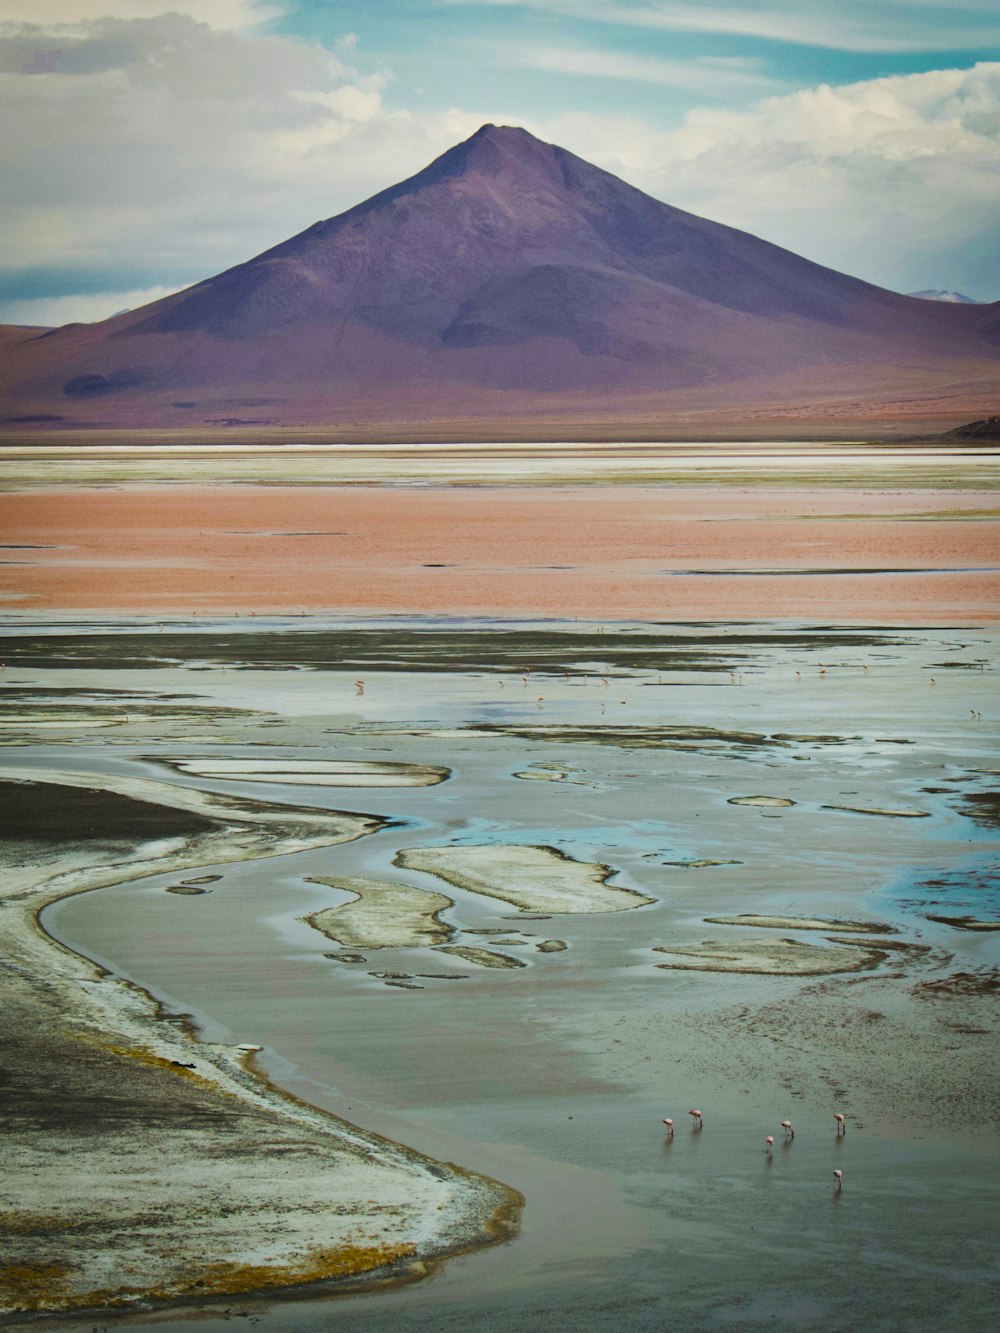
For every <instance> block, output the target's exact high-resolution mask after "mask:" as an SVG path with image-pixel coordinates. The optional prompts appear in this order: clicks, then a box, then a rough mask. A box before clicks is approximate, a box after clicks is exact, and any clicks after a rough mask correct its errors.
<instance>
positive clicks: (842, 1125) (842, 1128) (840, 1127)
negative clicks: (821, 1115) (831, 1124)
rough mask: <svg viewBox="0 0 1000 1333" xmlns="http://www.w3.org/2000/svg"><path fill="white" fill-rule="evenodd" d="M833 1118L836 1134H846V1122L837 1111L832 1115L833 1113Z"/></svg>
mask: <svg viewBox="0 0 1000 1333" xmlns="http://www.w3.org/2000/svg"><path fill="white" fill-rule="evenodd" d="M833 1118H834V1120H836V1122H837V1133H838V1134H846V1133H847V1122H846V1121H845V1120H844V1117H843V1116H842V1115H841V1114H840V1112H839V1111H834V1113H833Z"/></svg>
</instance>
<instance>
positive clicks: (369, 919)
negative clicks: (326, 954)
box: [302, 875, 455, 949]
mask: <svg viewBox="0 0 1000 1333" xmlns="http://www.w3.org/2000/svg"><path fill="white" fill-rule="evenodd" d="M307 882H308V883H310V884H327V885H329V887H330V888H332V889H343V890H344V892H345V893H350V894H353V895H354V896H353V900H352V901H351V902H349V903H341V904H339V905H338V906H336V907H323V908H321V909H320V910H319V911H318V912H312V913H310V915H309V916H305V917H303V918H302V920H303V921H306V922H308V924H309V925H310V926H312V927H314V929H316V930H319V931H322V933H323V934H324V935H325V936H326V937H327V939H330V940H333V941H334V942H335V943H337V944H340V945H343V946H344V947H345V948H347V949H402V948H414V949H419V948H421V947H424V946H428V945H432V944H444V943H447V941H448V940H449V939H451V936H452V929H451V927H450V926H448V925H445V923H444V922H443V921H440V920H439V919H438V913H439V912H443V911H445V910H446V909H447V908H449V907H454V905H455V904H454V902H453V901H452V899H451V898H447V897H446V896H445V895H444V894H443V893H434V892H433V891H432V890H430V889H418V888H414V887H413V885H411V884H397V883H395V882H394V881H392V880H384V879H362V878H358V877H357V876H352V875H345V876H343V877H341V878H326V877H324V876H318V875H310V876H309V878H308V881H307Z"/></svg>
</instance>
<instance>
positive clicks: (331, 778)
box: [161, 759, 451, 787]
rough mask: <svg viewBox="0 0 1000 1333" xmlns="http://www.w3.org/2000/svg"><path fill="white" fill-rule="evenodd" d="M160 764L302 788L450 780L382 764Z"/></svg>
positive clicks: (434, 767) (429, 770) (425, 767)
mask: <svg viewBox="0 0 1000 1333" xmlns="http://www.w3.org/2000/svg"><path fill="white" fill-rule="evenodd" d="M161 762H163V763H166V764H167V765H168V766H169V767H170V768H173V769H175V770H176V771H177V772H178V773H185V774H187V775H188V776H189V777H197V778H210V779H212V780H215V781H220V780H228V781H238V782H273V783H278V784H279V785H291V786H303V787H433V786H436V785H437V784H438V783H439V782H444V781H445V779H446V778H449V777H450V776H451V769H450V768H443V767H442V766H440V765H438V764H403V763H393V762H390V761H383V760H360V759H359V760H346V759H343V760H342V759H176V760H161Z"/></svg>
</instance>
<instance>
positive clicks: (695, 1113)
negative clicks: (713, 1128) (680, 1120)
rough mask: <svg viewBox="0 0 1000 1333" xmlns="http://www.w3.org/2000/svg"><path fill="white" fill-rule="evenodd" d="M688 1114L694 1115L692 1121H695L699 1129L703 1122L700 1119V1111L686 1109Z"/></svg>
mask: <svg viewBox="0 0 1000 1333" xmlns="http://www.w3.org/2000/svg"><path fill="white" fill-rule="evenodd" d="M688 1115H693V1116H694V1122H695V1124H696V1126H697V1127H698V1129H701V1127H702V1124H703V1120H702V1114H701V1112H700V1111H688Z"/></svg>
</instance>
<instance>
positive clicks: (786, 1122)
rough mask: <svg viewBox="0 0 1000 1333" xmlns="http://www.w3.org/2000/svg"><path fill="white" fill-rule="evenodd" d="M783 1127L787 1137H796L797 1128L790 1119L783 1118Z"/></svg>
mask: <svg viewBox="0 0 1000 1333" xmlns="http://www.w3.org/2000/svg"><path fill="white" fill-rule="evenodd" d="M781 1128H782V1129H783V1130H784V1131H785V1137H786V1138H789V1139H794V1138H795V1130H794V1129H792V1122H791V1121H790V1120H782V1122H781Z"/></svg>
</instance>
